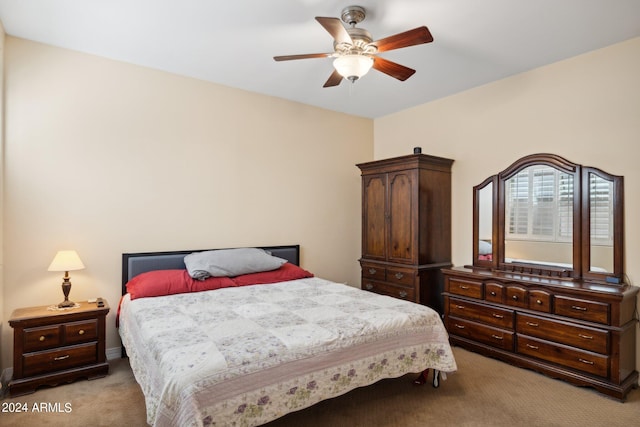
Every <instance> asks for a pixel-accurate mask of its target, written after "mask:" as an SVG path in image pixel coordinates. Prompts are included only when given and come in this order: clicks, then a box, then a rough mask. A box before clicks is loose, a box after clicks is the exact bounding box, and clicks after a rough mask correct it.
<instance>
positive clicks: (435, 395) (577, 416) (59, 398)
mask: <svg viewBox="0 0 640 427" xmlns="http://www.w3.org/2000/svg"><path fill="white" fill-rule="evenodd" d="M454 352H455V356H456V361H457V362H458V372H457V373H454V374H449V376H448V379H447V380H446V381H443V382H442V383H441V385H440V387H439V388H437V389H435V388H433V387H431V385H430V384H428V385H425V386H422V387H415V386H413V385H412V384H411V381H412V380H413V378H414V377H415V376H414V375H408V376H404V377H401V378H397V379H392V380H383V381H380V382H378V383H376V384H374V385H372V386H369V387H364V388H360V389H357V390H353V391H352V392H350V393H347V394H346V395H344V396H340V397H338V398H335V399H331V400H328V401H325V402H321V403H319V404H317V405H315V406H313V407H311V408H308V409H305V410H302V411H299V412H296V413H293V414H289V415H286V416H285V417H282V418H280V419H278V420H275V421H273V422H271V423H269V424H268V426H269V427H300V426H305V427H320V426H322V427H326V426H331V427H343V426H344V427H347V426H348V427H352V426H403V427H405V426H408V427H411V426H416V427H417V426H420V427H422V426H427V425H432V426H463V427H475V426H497V427H500V426H505V427H506V426H509V427H511V426H514V425H516V426H537V427H543V426H544V427H547V426H549V427H552V426H558V427H561V426H562V427H564V426H589V427H590V426H608V427H616V426H625V427H626V426H634V425H640V390H637V389H636V390H632V391H631V393H630V394H629V396H628V398H627V401H626V402H625V403H620V402H618V401H616V400H613V399H610V398H607V397H605V396H603V395H601V394H599V393H597V392H595V391H594V390H592V389H588V388H580V387H574V386H572V385H569V384H566V383H564V382H562V381H558V380H554V379H550V378H547V377H545V376H543V375H540V374H537V373H535V372H532V371H528V370H524V369H518V368H515V367H512V366H509V365H507V364H505V363H502V362H499V361H496V360H493V359H489V358H485V357H483V356H480V355H477V354H474V353H471V352H468V351H466V350H463V349H460V348H457V347H456V348H454ZM5 403H6V404H9V403H26V404H27V406H28V408H29V412H28V413H6V412H0V425H1V426H6V427H18V426H19V427H23V426H64V427H76V426H78V427H80V426H82V427H86V426H133V427H135V426H145V425H146V422H145V418H146V415H145V407H144V399H143V396H142V392H141V391H140V387H139V386H138V385H137V383H136V382H135V379H134V378H133V375H132V373H131V369H130V368H129V364H128V361H127V360H126V359H118V360H114V361H112V362H111V371H110V374H109V376H107V377H106V378H102V379H97V380H93V381H77V382H74V383H72V384H67V385H63V386H59V387H55V388H42V389H39V390H38V391H37V392H36V393H33V394H30V395H27V396H22V397H16V398H11V399H7V398H5V399H3V400H2V402H1V405H2V408H5V406H6V405H5ZM40 403H45V404H54V406H55V404H56V403H60V407H62V408H63V409H64V404H65V403H69V404H70V407H71V411H70V412H68V413H34V412H31V408H32V405H33V404H40Z"/></svg>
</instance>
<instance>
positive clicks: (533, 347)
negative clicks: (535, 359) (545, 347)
mask: <svg viewBox="0 0 640 427" xmlns="http://www.w3.org/2000/svg"><path fill="white" fill-rule="evenodd" d="M527 347H529V348H531V349H533V350H538V349H539V348H540V347H538V346H537V345H531V344H527Z"/></svg>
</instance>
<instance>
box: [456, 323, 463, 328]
mask: <svg viewBox="0 0 640 427" xmlns="http://www.w3.org/2000/svg"><path fill="white" fill-rule="evenodd" d="M456 328H458V329H464V326H462V325H458V324H457V323H456Z"/></svg>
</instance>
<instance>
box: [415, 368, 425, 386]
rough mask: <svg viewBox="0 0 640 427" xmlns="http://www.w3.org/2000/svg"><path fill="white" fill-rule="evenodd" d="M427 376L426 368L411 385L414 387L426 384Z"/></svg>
mask: <svg viewBox="0 0 640 427" xmlns="http://www.w3.org/2000/svg"><path fill="white" fill-rule="evenodd" d="M428 376H429V369H428V368H427V369H425V370H424V371H422V372H420V375H418V378H416V379H415V380H413V384H414V385H423V384H426V383H427V381H428V379H427V377H428Z"/></svg>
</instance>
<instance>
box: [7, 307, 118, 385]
mask: <svg viewBox="0 0 640 427" xmlns="http://www.w3.org/2000/svg"><path fill="white" fill-rule="evenodd" d="M78 304H79V305H80V307H77V308H73V309H66V310H57V309H51V308H50V307H57V306H55V305H54V306H42V307H29V308H20V309H17V310H15V311H14V312H13V313H12V315H11V319H9V325H11V327H12V328H13V379H12V380H11V382H9V393H10V395H11V396H18V395H21V394H27V393H33V392H34V391H35V390H36V388H37V387H39V386H42V385H48V386H56V385H58V384H62V383H69V382H72V381H75V380H77V379H79V378H88V379H94V378H99V377H104V376H105V375H107V374H108V373H109V364H108V363H107V358H106V349H105V317H106V315H107V313H108V312H109V305H108V304H107V302H106V301H105V304H104V307H97V305H96V303H89V302H86V301H85V302H81V303H78Z"/></svg>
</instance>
